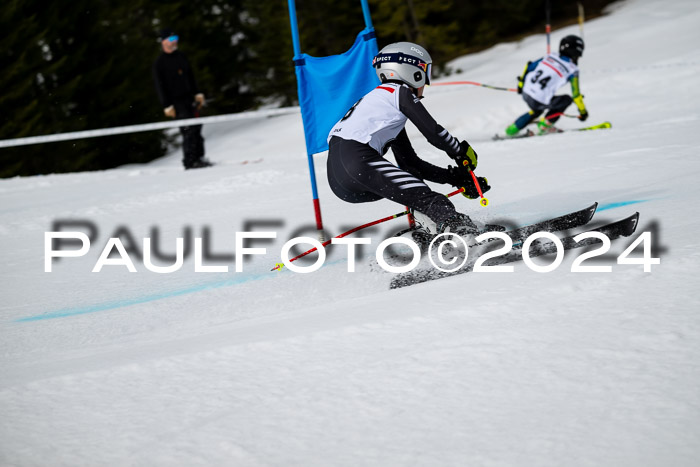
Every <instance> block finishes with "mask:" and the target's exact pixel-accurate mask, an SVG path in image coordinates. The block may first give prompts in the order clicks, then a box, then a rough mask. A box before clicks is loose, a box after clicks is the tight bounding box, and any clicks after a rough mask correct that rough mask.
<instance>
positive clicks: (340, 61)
mask: <svg viewBox="0 0 700 467" xmlns="http://www.w3.org/2000/svg"><path fill="white" fill-rule="evenodd" d="M377 52H378V50H377V39H376V36H375V34H374V29H372V28H366V29H364V30H362V31H361V32H360V33H359V34H358V35H357V38H356V39H355V43H354V44H353V46H352V47H351V48H350V50H348V51H347V52H345V53H343V54H341V55H331V56H329V57H312V56H310V55H307V54H301V55H297V56H296V57H294V65H295V69H296V74H297V91H298V95H299V106H300V107H301V118H302V120H303V122H304V136H305V137H306V150H307V152H308V153H309V154H317V153H319V152H323V151H326V150H328V143H327V138H328V133H329V132H330V131H331V128H333V125H335V124H336V123H337V122H338V120H340V119H341V118H343V115H345V113H346V112H347V111H348V110H350V107H352V105H353V104H354V103H355V102H357V100H358V99H359V98H361V97H362V96H364V95H365V94H367V93H368V92H370V91H371V90H372V89H374V88H375V87H377V86H379V84H380V82H379V78H377V75H376V73H375V71H374V68H373V67H372V59H373V58H374V56H375V55H377Z"/></svg>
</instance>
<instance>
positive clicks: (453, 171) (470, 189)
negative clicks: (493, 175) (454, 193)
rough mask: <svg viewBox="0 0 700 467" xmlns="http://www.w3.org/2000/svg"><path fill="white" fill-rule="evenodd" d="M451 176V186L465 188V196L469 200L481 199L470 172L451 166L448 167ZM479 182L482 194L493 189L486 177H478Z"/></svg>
mask: <svg viewBox="0 0 700 467" xmlns="http://www.w3.org/2000/svg"><path fill="white" fill-rule="evenodd" d="M447 171H448V172H449V173H450V175H449V179H450V180H449V184H450V185H452V186H455V187H457V188H464V193H462V195H463V196H465V197H467V198H469V199H476V198H478V197H479V190H477V189H476V186H475V185H474V179H473V178H472V174H471V173H470V172H469V170H465V169H462V168H460V167H452V166H451V165H450V166H449V167H447ZM476 179H477V180H478V181H479V187H480V188H481V192H482V193H486V192H487V191H489V190H490V189H491V186H490V185H489V182H488V180H487V179H486V177H476Z"/></svg>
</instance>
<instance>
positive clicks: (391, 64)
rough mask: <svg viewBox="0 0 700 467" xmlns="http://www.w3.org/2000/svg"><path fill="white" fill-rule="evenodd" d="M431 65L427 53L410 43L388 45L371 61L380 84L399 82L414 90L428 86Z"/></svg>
mask: <svg viewBox="0 0 700 467" xmlns="http://www.w3.org/2000/svg"><path fill="white" fill-rule="evenodd" d="M432 65H433V59H432V58H430V54H429V53H428V51H427V50H425V49H424V48H423V47H421V46H420V45H418V44H414V43H412V42H396V43H394V44H389V45H387V46H386V47H384V48H383V49H382V50H380V51H379V53H378V54H377V56H376V57H374V60H372V66H373V67H374V68H375V69H376V71H377V76H379V79H380V80H381V82H382V83H383V82H385V81H401V82H404V83H406V84H408V85H409V86H411V87H412V88H415V89H418V88H420V87H422V86H424V85H426V84H430V72H431V68H432Z"/></svg>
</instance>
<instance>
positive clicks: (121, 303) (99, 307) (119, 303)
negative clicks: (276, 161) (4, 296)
mask: <svg viewBox="0 0 700 467" xmlns="http://www.w3.org/2000/svg"><path fill="white" fill-rule="evenodd" d="M341 261H342V260H335V261H327V262H326V263H325V266H328V265H333V264H337V263H339V262H341ZM239 274H240V273H239ZM277 274H279V272H277V273H273V272H266V273H261V274H254V275H250V276H245V277H241V278H237V279H230V280H225V281H221V282H214V283H210V284H201V285H197V286H194V287H189V288H186V289H182V290H173V291H170V292H162V293H159V294H153V295H146V296H143V297H136V298H129V299H124V300H116V301H113V302H107V303H99V304H95V305H89V306H84V307H75V308H63V309H60V310H55V311H49V312H48V313H44V314H41V315H34V316H27V317H25V318H19V319H16V320H15V323H26V322H31V321H44V320H48V319H56V318H67V317H70V316H77V315H84V314H87V313H96V312H98V311H108V310H114V309H117V308H124V307H127V306H132V305H141V304H143V303H149V302H155V301H157V300H162V299H164V298H172V297H180V296H183V295H189V294H191V293H197V292H202V291H204V290H213V289H220V288H222V287H230V286H232V285H240V284H244V283H246V282H252V281H256V280H260V279H265V278H270V277H277Z"/></svg>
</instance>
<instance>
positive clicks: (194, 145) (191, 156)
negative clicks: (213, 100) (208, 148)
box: [174, 99, 204, 167]
mask: <svg viewBox="0 0 700 467" xmlns="http://www.w3.org/2000/svg"><path fill="white" fill-rule="evenodd" d="M174 106H175V118H194V117H195V112H194V107H193V105H192V101H191V100H189V99H188V100H179V101H175V104H174ZM180 133H181V134H182V155H183V157H182V163H183V164H184V166H185V167H190V166H191V165H192V164H193V163H194V162H196V161H198V160H200V159H202V158H203V157H204V138H202V125H192V126H183V127H180Z"/></svg>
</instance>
